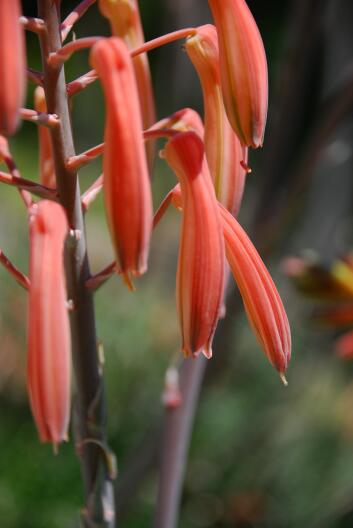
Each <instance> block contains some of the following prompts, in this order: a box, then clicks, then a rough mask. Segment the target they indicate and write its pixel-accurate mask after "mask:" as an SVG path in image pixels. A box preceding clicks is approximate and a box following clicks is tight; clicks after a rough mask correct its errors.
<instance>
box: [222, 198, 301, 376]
mask: <svg viewBox="0 0 353 528" xmlns="http://www.w3.org/2000/svg"><path fill="white" fill-rule="evenodd" d="M220 210H221V215H222V219H223V229H224V240H225V246H226V254H227V260H228V263H229V266H230V268H231V270H232V273H233V275H234V278H235V281H236V283H237V286H238V288H239V291H240V294H241V296H242V299H243V302H244V306H245V310H246V313H247V316H248V319H249V322H250V324H251V326H252V328H253V330H254V333H255V335H256V337H257V338H258V341H259V342H260V344H261V346H262V348H263V349H264V351H265V354H266V356H267V357H268V359H269V361H270V363H271V364H272V365H273V366H274V367H275V368H276V369H277V370H278V372H279V373H280V374H281V375H282V377H283V375H284V372H285V370H286V368H287V366H288V363H289V360H290V356H291V334H290V328H289V323H288V319H287V314H286V311H285V309H284V306H283V303H282V301H281V298H280V296H279V293H278V291H277V288H276V286H275V284H274V282H273V280H272V278H271V276H270V274H269V272H268V271H267V268H266V266H265V265H264V263H263V261H262V260H261V257H260V255H259V254H258V252H257V251H256V249H255V247H254V246H253V244H252V242H251V241H250V239H249V237H248V236H247V234H246V233H245V231H244V230H243V228H242V227H241V226H240V224H239V223H238V222H237V220H236V219H235V218H234V217H233V216H232V215H231V214H229V212H228V211H227V210H226V209H225V208H224V207H222V206H220ZM283 379H284V378H283Z"/></svg>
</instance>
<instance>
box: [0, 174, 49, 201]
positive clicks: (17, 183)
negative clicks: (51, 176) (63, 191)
mask: <svg viewBox="0 0 353 528" xmlns="http://www.w3.org/2000/svg"><path fill="white" fill-rule="evenodd" d="M0 182H1V183H6V184H7V185H12V186H13V187H17V188H18V189H20V190H22V189H23V190H25V191H29V192H30V193H32V194H35V195H36V196H39V197H40V198H46V199H47V200H55V199H56V193H55V189H49V188H48V187H44V186H43V185H40V184H39V183H36V182H33V181H31V180H26V179H25V178H20V177H19V176H14V175H13V174H8V173H7V172H2V171H0Z"/></svg>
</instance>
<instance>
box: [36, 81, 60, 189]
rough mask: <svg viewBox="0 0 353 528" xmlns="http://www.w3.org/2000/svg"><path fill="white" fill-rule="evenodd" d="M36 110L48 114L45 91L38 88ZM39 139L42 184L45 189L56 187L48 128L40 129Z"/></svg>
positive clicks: (41, 127)
mask: <svg viewBox="0 0 353 528" xmlns="http://www.w3.org/2000/svg"><path fill="white" fill-rule="evenodd" d="M34 108H35V110H36V111H37V112H43V113H46V112H47V105H46V101H45V93H44V89H43V88H42V87H41V86H37V88H36V89H35V90H34ZM38 139H39V176H40V182H41V184H42V185H45V187H51V188H53V189H54V188H55V187H56V178H55V167H54V158H53V148H52V144H51V137H50V132H49V129H48V128H47V127H44V126H39V127H38Z"/></svg>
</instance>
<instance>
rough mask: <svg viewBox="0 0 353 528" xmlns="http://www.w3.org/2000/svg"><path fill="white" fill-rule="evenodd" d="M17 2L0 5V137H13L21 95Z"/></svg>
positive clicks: (20, 31)
mask: <svg viewBox="0 0 353 528" xmlns="http://www.w3.org/2000/svg"><path fill="white" fill-rule="evenodd" d="M20 15H21V8H20V2H19V0H2V1H1V2H0V79H1V82H0V134H4V135H6V136H9V135H12V134H14V132H15V131H16V128H17V126H18V121H19V109H20V107H21V106H22V101H23V98H24V95H25V88H26V75H25V65H26V58H25V42H24V34H23V28H22V27H21V24H20V21H19V17H20Z"/></svg>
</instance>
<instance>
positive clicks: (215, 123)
mask: <svg viewBox="0 0 353 528" xmlns="http://www.w3.org/2000/svg"><path fill="white" fill-rule="evenodd" d="M186 51H187V53H188V55H189V58H190V60H191V61H192V63H193V65H194V66H195V68H196V70H197V73H198V75H199V78H200V82H201V87H202V92H203V100H204V112H205V151H206V157H207V162H208V166H209V168H210V173H211V176H212V179H213V182H214V186H215V190H216V196H217V198H218V200H219V201H220V202H221V203H222V204H223V205H224V207H225V208H226V209H228V211H230V212H231V213H232V214H233V215H234V216H237V214H238V212H239V208H240V204H241V200H242V196H243V191H244V183H245V176H246V169H245V168H244V164H246V163H247V157H248V153H247V150H248V149H247V148H246V147H242V145H241V144H240V141H239V139H238V137H237V135H236V134H235V132H234V131H233V129H232V127H231V126H230V124H229V121H228V118H227V115H226V112H225V108H224V104H223V98H222V91H221V78H220V69H219V52H218V39H217V31H216V28H215V27H214V26H213V25H211V24H207V25H205V26H201V27H199V28H197V32H196V34H195V35H193V36H191V37H189V38H188V39H187V41H186Z"/></svg>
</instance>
